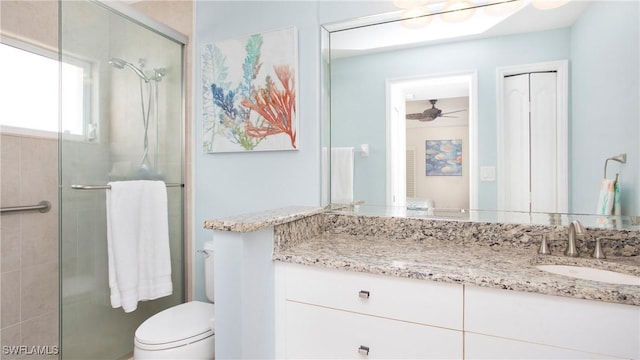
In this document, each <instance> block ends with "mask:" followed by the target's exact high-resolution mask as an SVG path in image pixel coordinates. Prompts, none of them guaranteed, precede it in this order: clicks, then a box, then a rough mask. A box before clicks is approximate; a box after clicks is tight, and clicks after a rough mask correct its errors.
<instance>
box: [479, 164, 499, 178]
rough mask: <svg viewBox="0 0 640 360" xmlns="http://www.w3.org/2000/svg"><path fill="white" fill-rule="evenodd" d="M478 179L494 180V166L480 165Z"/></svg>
mask: <svg viewBox="0 0 640 360" xmlns="http://www.w3.org/2000/svg"><path fill="white" fill-rule="evenodd" d="M480 181H496V167H495V166H480Z"/></svg>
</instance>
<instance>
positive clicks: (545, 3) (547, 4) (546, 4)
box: [531, 0, 570, 10]
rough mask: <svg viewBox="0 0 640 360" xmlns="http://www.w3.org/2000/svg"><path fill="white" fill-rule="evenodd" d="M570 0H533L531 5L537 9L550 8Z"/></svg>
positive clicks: (557, 6)
mask: <svg viewBox="0 0 640 360" xmlns="http://www.w3.org/2000/svg"><path fill="white" fill-rule="evenodd" d="M569 1H570V0H533V1H532V2H531V5H533V7H534V8H536V9H539V10H550V9H555V8H559V7H560V6H563V5H566V4H567V3H568V2H569Z"/></svg>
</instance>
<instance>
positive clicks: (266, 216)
mask: <svg viewBox="0 0 640 360" xmlns="http://www.w3.org/2000/svg"><path fill="white" fill-rule="evenodd" d="M321 212H323V210H322V209H321V208H319V207H310V206H290V207H285V208H280V209H274V210H267V211H260V212H255V213H249V214H242V215H237V216H232V217H225V218H220V219H213V220H206V221H205V222H204V228H205V229H210V230H222V231H234V232H252V231H258V230H261V229H264V228H267V227H270V226H275V225H280V224H284V223H288V222H291V221H295V220H298V219H302V218H305V217H308V216H311V215H315V214H319V213H321Z"/></svg>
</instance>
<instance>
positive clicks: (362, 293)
mask: <svg viewBox="0 0 640 360" xmlns="http://www.w3.org/2000/svg"><path fill="white" fill-rule="evenodd" d="M369 295H370V294H369V292H368V291H367V290H360V292H359V293H358V296H359V297H360V298H361V299H368V298H369Z"/></svg>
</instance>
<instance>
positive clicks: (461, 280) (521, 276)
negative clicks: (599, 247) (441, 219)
mask: <svg viewBox="0 0 640 360" xmlns="http://www.w3.org/2000/svg"><path fill="white" fill-rule="evenodd" d="M583 256H584V255H583ZM274 260H276V261H281V262H288V263H296V264H303V265H314V266H322V267H326V268H334V269H343V270H350V271H358V272H367V273H374V274H385V275H392V276H400V277H407V278H414V279H425V280H431V281H438V282H447V283H457V284H464V285H477V286H484V287H491V288H498V289H506V290H518V291H525V292H533V293H540V294H546V295H557V296H566V297H574V298H581V299H590V300H600V301H607V302H613V303H621V304H628V305H636V306H640V286H633V285H615V284H608V283H603V282H595V281H589V280H580V279H574V278H571V277H565V276H560V275H555V274H551V273H548V272H545V271H542V270H539V269H537V268H536V267H535V265H538V264H563V265H584V266H591V267H596V268H601V269H606V270H613V271H618V272H623V273H628V274H631V275H638V276H640V256H632V257H616V258H609V259H606V260H596V259H592V258H588V257H581V258H569V257H565V256H554V255H538V254H537V252H536V251H535V250H533V249H524V248H518V247H492V246H487V245H478V244H471V245H465V244H463V245H461V244H459V243H457V244H447V243H446V242H443V241H440V240H438V241H429V240H422V241H416V240H412V239H402V240H398V239H388V238H384V237H375V236H354V235H336V234H326V233H325V234H321V235H319V236H317V237H314V238H310V239H306V240H305V241H303V242H301V243H299V244H296V245H295V246H292V247H290V248H288V249H286V250H280V251H277V252H276V253H275V254H274Z"/></svg>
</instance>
